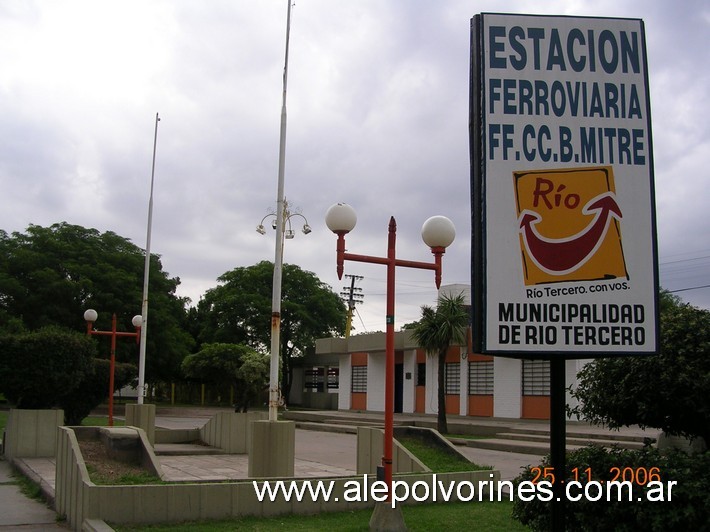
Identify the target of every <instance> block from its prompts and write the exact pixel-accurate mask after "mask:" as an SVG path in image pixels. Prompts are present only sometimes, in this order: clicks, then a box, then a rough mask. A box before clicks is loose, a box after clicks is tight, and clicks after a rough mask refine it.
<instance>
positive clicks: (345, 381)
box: [338, 355, 352, 410]
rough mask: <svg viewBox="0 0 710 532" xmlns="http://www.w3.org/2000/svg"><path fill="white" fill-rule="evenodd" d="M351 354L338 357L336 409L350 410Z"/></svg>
mask: <svg viewBox="0 0 710 532" xmlns="http://www.w3.org/2000/svg"><path fill="white" fill-rule="evenodd" d="M351 358H352V355H345V356H341V357H340V366H339V367H340V388H339V389H338V410H350V388H351V385H352V371H351V370H350V367H351V366H350V361H351Z"/></svg>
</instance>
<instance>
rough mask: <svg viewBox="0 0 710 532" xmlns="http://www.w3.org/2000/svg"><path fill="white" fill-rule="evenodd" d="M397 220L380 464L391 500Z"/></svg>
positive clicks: (391, 245) (390, 250) (391, 248)
mask: <svg viewBox="0 0 710 532" xmlns="http://www.w3.org/2000/svg"><path fill="white" fill-rule="evenodd" d="M396 241H397V222H395V219H394V216H393V217H391V218H390V223H389V231H388V238H387V309H386V318H385V321H386V329H385V330H386V336H385V436H384V438H385V439H384V445H383V456H382V465H383V466H384V468H385V483H386V484H387V500H388V501H391V500H392V440H393V437H394V436H393V432H394V428H393V425H394V286H395V285H394V280H395V271H396V266H397V257H396V252H395V244H396Z"/></svg>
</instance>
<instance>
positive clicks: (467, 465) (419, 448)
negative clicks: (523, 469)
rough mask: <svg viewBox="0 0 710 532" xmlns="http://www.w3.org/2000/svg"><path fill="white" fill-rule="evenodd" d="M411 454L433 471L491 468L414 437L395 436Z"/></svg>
mask: <svg viewBox="0 0 710 532" xmlns="http://www.w3.org/2000/svg"><path fill="white" fill-rule="evenodd" d="M397 441H399V443H401V444H402V445H404V446H405V447H406V448H407V449H408V450H409V451H410V452H411V453H412V454H413V455H415V456H416V457H417V458H419V459H420V460H421V461H422V462H423V463H424V464H425V465H426V466H427V467H428V468H429V469H431V470H432V471H433V472H435V473H449V472H453V471H485V470H488V469H492V468H491V467H490V466H480V465H478V464H474V463H473V462H471V461H469V460H467V459H466V458H464V457H462V456H461V457H458V456H454V455H452V454H449V453H446V452H443V451H441V450H440V449H437V448H436V447H432V446H431V445H427V444H426V443H424V442H423V441H422V440H421V439H419V438H416V437H403V438H397Z"/></svg>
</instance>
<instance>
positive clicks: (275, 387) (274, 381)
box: [256, 198, 311, 421]
mask: <svg viewBox="0 0 710 532" xmlns="http://www.w3.org/2000/svg"><path fill="white" fill-rule="evenodd" d="M269 217H273V218H274V219H273V221H272V223H271V227H272V228H273V229H274V230H276V231H278V233H277V235H276V257H275V258H276V260H275V262H274V278H273V292H272V298H271V362H270V366H269V421H276V419H277V417H278V411H279V405H280V404H281V391H280V390H281V388H280V387H279V359H280V349H279V348H280V345H279V344H280V337H281V284H282V283H281V278H282V274H283V260H284V257H283V243H284V239H289V240H290V239H292V238H293V237H294V236H295V233H294V231H293V229H292V228H291V219H292V218H296V217H300V218H303V227H302V228H301V231H302V232H303V234H304V235H307V234H308V233H310V232H311V226H310V225H308V220H307V219H306V217H305V216H304V215H303V214H301V212H300V211H295V212H291V210H290V209H289V205H288V201H286V199H285V198H284V200H283V211H276V212H271V213H269V214H267V215H266V216H264V217H263V218H262V219H261V222H260V223H259V225H257V226H256V232H257V233H259V234H261V235H263V234H266V229H264V221H265V220H266V219H267V218H269ZM279 224H280V225H279Z"/></svg>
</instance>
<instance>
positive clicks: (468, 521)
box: [112, 502, 527, 532]
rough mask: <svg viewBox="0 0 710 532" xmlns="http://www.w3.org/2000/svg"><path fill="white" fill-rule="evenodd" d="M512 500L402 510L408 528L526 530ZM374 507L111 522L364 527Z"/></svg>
mask: <svg viewBox="0 0 710 532" xmlns="http://www.w3.org/2000/svg"><path fill="white" fill-rule="evenodd" d="M512 509H513V505H512V503H510V502H468V503H448V504H427V505H416V506H404V507H403V508H402V513H403V514H404V521H405V523H406V525H407V528H408V529H409V530H414V531H416V530H421V531H430V530H470V529H471V528H475V529H476V530H486V531H516V530H527V529H526V528H525V527H524V526H523V525H521V524H520V523H518V522H517V521H515V520H513V519H512V518H511V517H510V512H511V511H512ZM371 515H372V510H357V511H354V512H338V513H324V514H318V515H311V516H301V515H284V516H279V517H262V518H259V517H244V518H241V519H229V520H225V521H209V522H206V521H203V522H201V523H185V524H171V525H153V526H144V527H129V526H122V525H112V526H113V527H114V529H115V530H117V531H118V532H128V531H138V530H171V531H176V532H212V531H216V532H226V531H228V530H252V531H258V532H266V531H270V530H280V531H283V530H304V531H306V530H307V531H310V530H314V531H319V530H322V531H328V530H343V531H361V530H368V523H369V521H370V516H371Z"/></svg>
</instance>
